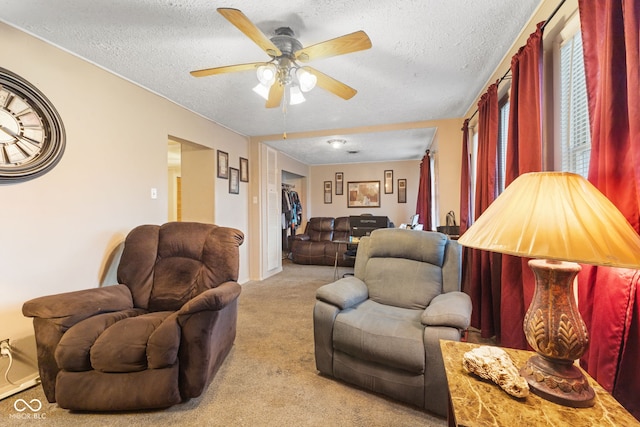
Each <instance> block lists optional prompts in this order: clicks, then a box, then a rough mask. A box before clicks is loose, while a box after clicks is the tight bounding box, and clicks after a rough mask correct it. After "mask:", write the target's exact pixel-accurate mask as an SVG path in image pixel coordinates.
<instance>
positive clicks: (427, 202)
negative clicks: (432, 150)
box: [416, 150, 433, 230]
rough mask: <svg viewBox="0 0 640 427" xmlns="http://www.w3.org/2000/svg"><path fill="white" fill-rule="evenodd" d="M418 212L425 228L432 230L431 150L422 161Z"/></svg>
mask: <svg viewBox="0 0 640 427" xmlns="http://www.w3.org/2000/svg"><path fill="white" fill-rule="evenodd" d="M416 213H417V214H418V215H420V216H419V218H418V219H419V221H420V224H423V225H424V229H425V230H431V226H432V224H433V222H432V220H431V159H430V158H429V150H427V153H426V154H425V155H424V157H423V158H422V162H420V183H419V184H418V204H417V206H416Z"/></svg>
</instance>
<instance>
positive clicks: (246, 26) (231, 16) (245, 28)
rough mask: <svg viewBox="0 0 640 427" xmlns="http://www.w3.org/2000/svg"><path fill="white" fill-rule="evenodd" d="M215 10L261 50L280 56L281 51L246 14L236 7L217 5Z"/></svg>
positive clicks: (270, 54)
mask: <svg viewBox="0 0 640 427" xmlns="http://www.w3.org/2000/svg"><path fill="white" fill-rule="evenodd" d="M217 11H218V12H219V13H220V14H221V15H222V16H224V17H225V18H226V19H227V21H229V22H231V23H232V24H233V25H235V26H236V28H238V29H239V30H240V31H242V32H243V33H244V35H246V36H247V37H249V38H250V39H251V40H253V42H254V43H255V44H257V45H258V46H260V48H261V49H262V50H264V51H265V52H267V55H269V56H280V55H282V52H280V49H278V47H277V46H276V45H274V44H273V43H272V42H271V40H269V38H268V37H267V36H265V35H264V33H263V32H262V31H260V29H259V28H258V27H256V26H255V24H254V23H253V22H251V21H250V20H249V18H247V16H246V15H245V14H244V13H242V12H240V11H239V10H238V9H231V8H225V7H219V8H218V9H217Z"/></svg>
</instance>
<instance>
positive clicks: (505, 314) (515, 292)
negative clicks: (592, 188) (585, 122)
mask: <svg viewBox="0 0 640 427" xmlns="http://www.w3.org/2000/svg"><path fill="white" fill-rule="evenodd" d="M542 25H543V23H542V22H541V23H539V24H538V27H537V29H536V31H535V32H534V33H533V34H531V35H530V36H529V40H527V44H526V45H524V46H523V47H521V48H520V50H519V51H518V53H516V54H515V55H514V56H513V58H512V59H511V95H510V98H509V103H510V105H509V134H508V136H507V161H506V168H505V187H506V186H508V185H509V184H510V183H511V182H513V180H514V179H516V178H517V177H518V176H519V175H521V174H523V173H527V172H537V171H540V170H542V119H541V117H542V91H541V86H542ZM528 262H529V259H528V258H521V257H515V256H510V255H503V256H502V275H501V280H500V282H501V284H502V286H501V292H500V327H499V328H498V330H497V331H496V338H497V340H498V342H499V343H500V344H501V345H503V346H505V347H512V348H521V349H526V348H527V340H526V338H525V336H524V331H523V329H522V323H523V321H524V315H525V313H526V311H527V309H528V307H529V304H530V303H531V299H532V298H533V291H534V288H535V280H534V276H533V272H532V271H531V269H530V268H529V266H528V264H527V263H528Z"/></svg>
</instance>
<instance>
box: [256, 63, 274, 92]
mask: <svg viewBox="0 0 640 427" xmlns="http://www.w3.org/2000/svg"><path fill="white" fill-rule="evenodd" d="M277 72H278V70H277V68H276V66H275V65H273V64H266V65H261V66H259V67H258V69H257V70H256V75H257V76H258V81H259V82H260V83H261V84H263V85H264V86H266V87H269V86H271V85H272V84H273V82H275V81H276V74H277Z"/></svg>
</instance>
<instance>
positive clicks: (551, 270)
mask: <svg viewBox="0 0 640 427" xmlns="http://www.w3.org/2000/svg"><path fill="white" fill-rule="evenodd" d="M529 267H531V269H532V270H533V273H534V274H535V277H536V288H535V292H534V295H533V300H532V301H531V305H530V306H529V310H528V311H527V314H526V316H525V318H524V333H525V336H526V337H527V341H528V342H529V345H531V347H532V348H533V349H534V350H535V351H536V352H537V353H538V355H536V356H533V357H531V358H530V359H529V360H528V361H527V363H526V365H525V366H524V367H523V368H522V369H521V370H520V374H521V375H522V376H523V377H525V379H526V380H527V382H528V383H529V387H530V389H531V391H532V392H534V393H535V394H537V395H539V396H540V397H542V398H544V399H547V400H550V401H552V402H555V403H558V404H560V405H564V406H571V407H574V408H587V407H590V406H593V404H594V397H595V393H594V391H593V389H592V388H591V386H590V385H589V382H588V381H587V379H586V378H585V377H584V375H583V374H582V371H580V369H579V368H578V367H577V366H575V365H574V364H573V362H574V360H576V359H579V358H580V357H582V355H583V354H584V352H585V351H586V350H587V347H588V346H589V335H588V332H587V328H586V326H585V324H584V322H583V320H582V317H580V312H579V311H578V309H577V306H576V303H575V298H574V297H573V279H574V278H575V276H576V275H577V274H578V272H579V271H580V269H581V267H580V265H578V264H576V263H573V262H563V261H553V260H540V259H535V260H531V261H529Z"/></svg>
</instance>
